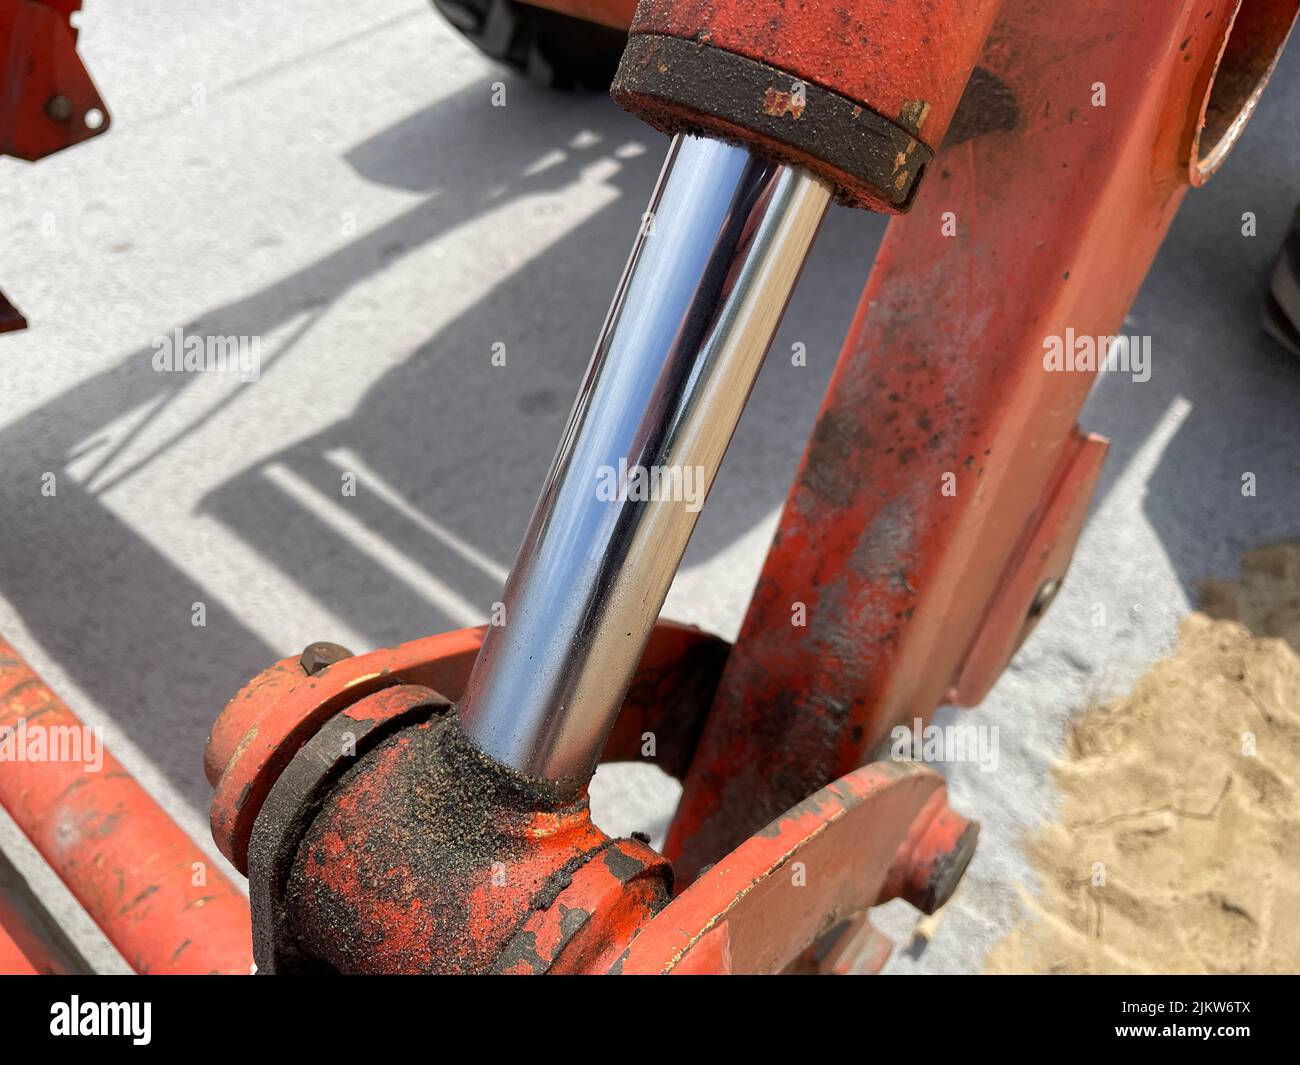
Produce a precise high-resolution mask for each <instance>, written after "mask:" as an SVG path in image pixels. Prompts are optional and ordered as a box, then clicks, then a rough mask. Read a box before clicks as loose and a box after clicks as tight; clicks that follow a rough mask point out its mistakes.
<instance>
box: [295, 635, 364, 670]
mask: <svg viewBox="0 0 1300 1065" xmlns="http://www.w3.org/2000/svg"><path fill="white" fill-rule="evenodd" d="M351 657H352V652H351V651H349V650H348V649H347V648H346V647H344V646H343V645H342V644H340V643H329V642H328V641H326V640H321V641H319V642H318V643H309V644H308V645H307V646H306V648H304V650H303V652H302V657H301V658H299V659H298V662H299V663H300V664H301V665H302V671H303V672H304V673H306V674H307V676H309V677H314V676H315V675H316V674H317V673H319V672H321V670H323V669H326V668H328V667H329V666H332V665H333V664H334V663H335V662H341V661H343V659H345V658H351Z"/></svg>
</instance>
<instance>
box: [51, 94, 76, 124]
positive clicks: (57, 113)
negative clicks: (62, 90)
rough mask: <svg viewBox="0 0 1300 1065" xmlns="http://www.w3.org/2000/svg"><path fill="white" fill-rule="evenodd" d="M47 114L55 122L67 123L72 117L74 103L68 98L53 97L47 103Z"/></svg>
mask: <svg viewBox="0 0 1300 1065" xmlns="http://www.w3.org/2000/svg"><path fill="white" fill-rule="evenodd" d="M45 113H46V114H47V115H49V116H50V117H51V118H52V119H54V121H55V122H66V121H68V119H70V118H71V117H72V101H71V100H69V99H68V98H67V97H66V96H60V95H55V96H51V97H50V98H49V99H48V100H46V101H45Z"/></svg>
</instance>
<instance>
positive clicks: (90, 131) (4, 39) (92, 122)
mask: <svg viewBox="0 0 1300 1065" xmlns="http://www.w3.org/2000/svg"><path fill="white" fill-rule="evenodd" d="M80 9H81V0H0V63H3V66H2V67H0V154H4V155H12V156H15V157H16V158H18V159H26V160H28V161H29V162H34V161H36V160H37V159H44V158H45V157H46V156H47V155H52V154H53V153H55V152H57V151H61V150H62V149H64V148H67V147H69V146H71V145H73V144H79V143H80V142H81V141H84V140H89V139H90V138H91V137H97V136H99V134H101V133H103V132H105V131H106V130H107V129H108V127H109V123H110V118H109V114H108V108H107V107H106V106H105V105H104V100H103V98H102V97H101V96H100V95H99V91H98V90H97V89H96V88H95V84H94V82H92V81H91V80H90V75H89V74H88V73H87V72H86V68H85V66H84V65H83V64H82V62H81V58H80V56H78V55H77V31H76V29H75V28H74V27H73V25H72V16H73V15H74V14H75V13H76V12H77V11H79V10H80Z"/></svg>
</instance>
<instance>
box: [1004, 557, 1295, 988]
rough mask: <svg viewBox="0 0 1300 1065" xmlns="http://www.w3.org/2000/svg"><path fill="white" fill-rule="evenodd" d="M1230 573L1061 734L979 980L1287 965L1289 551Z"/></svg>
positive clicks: (1291, 755) (1291, 762) (1291, 862)
mask: <svg viewBox="0 0 1300 1065" xmlns="http://www.w3.org/2000/svg"><path fill="white" fill-rule="evenodd" d="M1242 571H1243V575H1242V579H1241V580H1240V581H1239V582H1228V581H1213V582H1210V583H1209V584H1208V585H1207V587H1206V589H1205V595H1204V599H1205V607H1206V611H1207V613H1199V614H1193V615H1191V616H1190V617H1188V618H1187V619H1186V620H1185V621H1184V623H1183V626H1182V631H1181V635H1180V639H1179V646H1178V650H1177V653H1176V654H1174V655H1173V656H1172V657H1171V658H1168V659H1165V660H1164V661H1162V662H1159V663H1157V664H1156V665H1155V666H1154V667H1153V668H1152V669H1151V670H1150V671H1149V672H1148V673H1147V674H1146V675H1145V676H1144V677H1143V678H1142V679H1141V680H1139V681H1138V683H1137V684H1136V685H1135V686H1134V688H1133V690H1132V692H1131V693H1130V694H1129V695H1128V696H1127V697H1126V698H1124V699H1122V700H1120V701H1119V702H1117V703H1115V704H1114V705H1112V706H1109V707H1104V708H1100V709H1095V710H1092V711H1090V712H1089V713H1087V714H1085V715H1084V717H1083V718H1082V719H1081V720H1080V721H1079V722H1078V723H1077V724H1076V725H1075V726H1074V729H1073V730H1072V733H1071V735H1070V738H1069V743H1068V748H1067V754H1066V757H1065V759H1064V760H1063V761H1062V762H1061V763H1060V764H1059V765H1058V766H1057V768H1056V770H1055V777H1056V781H1057V785H1058V787H1059V789H1060V792H1061V811H1060V820H1059V821H1058V822H1056V823H1054V824H1051V825H1048V826H1047V827H1045V828H1044V829H1043V831H1042V832H1041V833H1040V834H1039V835H1038V836H1037V837H1036V838H1034V839H1033V840H1032V841H1031V842H1030V843H1029V852H1030V857H1031V859H1032V861H1033V863H1034V865H1035V867H1036V869H1037V872H1038V875H1039V877H1040V879H1041V882H1042V894H1041V895H1040V896H1039V897H1037V898H1034V899H1026V906H1027V908H1028V910H1029V913H1028V915H1027V918H1026V919H1025V921H1024V922H1023V923H1022V924H1021V925H1020V926H1018V927H1017V928H1016V929H1015V930H1014V931H1013V932H1012V934H1011V935H1010V936H1009V937H1008V938H1007V939H1006V940H1004V941H1003V942H1002V943H1001V944H999V945H998V946H997V947H996V948H995V949H994V951H993V953H992V954H991V955H990V957H989V962H988V967H989V970H990V971H991V972H1038V973H1049V972H1050V973H1057V972H1064V973H1114V972H1155V973H1201V972H1215V973H1237V972H1279V973H1281V972H1286V973H1294V972H1297V971H1300V928H1297V926H1296V923H1295V921H1294V914H1295V913H1296V912H1297V910H1298V909H1300V795H1298V794H1297V788H1298V787H1300V654H1297V650H1298V649H1300V543H1290V544H1282V545H1278V546H1276V547H1269V548H1263V549H1260V550H1257V551H1253V552H1251V553H1249V554H1248V555H1247V556H1246V557H1245V559H1244V560H1243V566H1242ZM1210 615H1213V616H1210ZM1218 619H1222V620H1218ZM1247 626H1249V628H1247Z"/></svg>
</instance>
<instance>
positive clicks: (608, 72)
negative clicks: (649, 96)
mask: <svg viewBox="0 0 1300 1065" xmlns="http://www.w3.org/2000/svg"><path fill="white" fill-rule="evenodd" d="M432 3H433V6H434V7H435V8H436V9H437V10H438V12H439V13H440V14H441V15H442V16H443V17H444V18H445V19H446V20H447V21H448V22H450V23H451V24H452V25H453V26H454V27H455V28H456V29H457V30H459V31H460V33H461V34H462V35H463V36H464V37H465V38H466V39H467V40H468V41H469V42H470V43H471V44H473V45H474V47H476V48H477V49H478V50H479V51H480V52H482V53H483V54H484V55H486V56H489V57H490V58H492V59H495V60H496V61H497V62H498V63H502V64H504V65H505V66H508V67H510V68H511V69H513V70H516V71H518V72H519V73H521V74H523V75H525V76H526V77H527V78H528V79H529V80H530V81H533V82H535V83H536V84H538V85H543V86H545V87H547V88H552V89H568V90H572V91H577V92H608V91H609V85H610V82H612V81H613V80H614V71H615V70H616V69H617V68H618V60H619V57H620V56H621V55H622V54H623V46H624V45H626V44H627V34H626V33H623V32H622V31H620V30H615V29H610V28H609V27H608V26H598V25H597V24H596V23H594V22H585V21H583V20H582V19H576V18H571V17H569V16H568V15H560V14H557V13H556V12H554V11H546V10H544V9H543V8H540V7H531V6H529V5H528V4H522V3H518V2H516V0H432Z"/></svg>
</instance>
